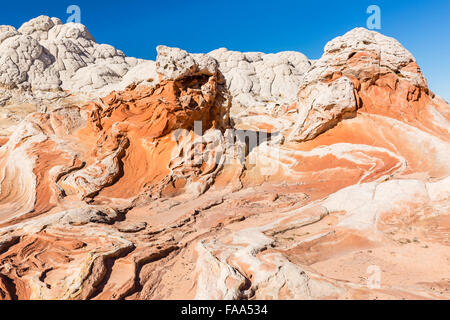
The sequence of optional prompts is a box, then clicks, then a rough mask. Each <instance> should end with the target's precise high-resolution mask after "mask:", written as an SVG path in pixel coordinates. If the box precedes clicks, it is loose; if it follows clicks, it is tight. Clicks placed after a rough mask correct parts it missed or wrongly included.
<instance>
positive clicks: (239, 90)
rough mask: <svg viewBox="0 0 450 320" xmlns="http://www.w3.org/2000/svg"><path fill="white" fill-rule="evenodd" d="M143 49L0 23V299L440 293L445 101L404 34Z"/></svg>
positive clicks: (444, 274)
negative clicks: (292, 45) (253, 49)
mask: <svg viewBox="0 0 450 320" xmlns="http://www.w3.org/2000/svg"><path fill="white" fill-rule="evenodd" d="M157 53H158V56H157V59H156V61H155V62H153V61H144V60H139V59H134V58H128V57H125V56H124V55H123V53H121V52H120V51H118V50H116V49H114V48H112V47H110V46H107V45H99V44H97V43H96V42H95V41H94V39H93V38H92V36H91V35H90V34H89V32H88V31H87V29H86V28H85V27H84V26H82V25H78V24H62V23H61V22H60V21H59V20H57V19H55V18H48V17H38V18H36V19H33V20H31V21H30V22H27V23H25V24H24V25H23V26H22V27H21V28H19V29H18V30H16V29H14V28H13V27H9V26H2V27H1V28H0V60H1V61H2V63H1V66H0V68H3V69H1V70H2V71H1V73H0V82H1V83H2V87H3V89H2V90H3V91H2V96H0V103H1V101H4V102H5V107H4V108H5V109H3V110H4V112H5V113H8V112H10V111H11V110H13V109H12V108H16V109H14V110H21V113H20V114H16V117H17V119H16V120H17V121H19V120H20V119H21V118H24V119H23V120H22V121H20V122H19V124H17V125H15V126H11V124H10V123H4V126H5V128H7V129H8V130H5V131H3V139H2V140H0V299H195V298H197V299H255V298H256V299H398V298H405V299H415V298H417V299H423V298H431V299H448V298H449V297H450V291H449V290H450V287H449V281H450V270H449V268H448V261H449V259H450V256H449V250H448V248H449V245H450V237H449V232H450V215H449V213H450V210H449V209H450V180H449V173H450V156H449V153H448V150H450V134H449V133H450V106H449V105H448V103H446V102H445V101H444V100H443V99H441V98H439V97H438V96H436V95H435V94H434V93H433V92H431V91H430V90H429V89H428V87H427V83H426V80H425V78H424V77H423V75H422V73H421V71H420V69H419V67H418V65H417V63H416V61H415V59H414V57H413V56H412V54H411V53H409V52H408V51H407V50H406V49H405V48H403V47H402V46H401V44H400V43H398V42H397V41H396V40H394V39H392V38H388V37H386V36H383V35H381V34H379V33H376V32H373V31H368V30H366V29H362V28H357V29H354V30H352V31H350V32H348V33H347V34H345V35H343V36H341V37H338V38H336V39H334V40H332V41H331V42H329V43H328V44H327V45H326V46H325V50H324V54H323V56H322V57H321V58H320V59H318V60H315V61H312V60H308V59H307V58H306V57H305V56H304V55H303V54H301V53H297V52H282V53H278V54H263V53H240V52H233V51H227V50H226V49H218V50H215V51H213V52H210V53H207V54H190V53H188V52H186V51H183V50H181V49H178V48H169V47H166V46H159V47H158V48H157ZM105 90H106V91H105ZM106 92H109V93H108V94H106ZM52 93H54V94H55V95H56V96H57V97H59V98H58V99H56V100H53V99H54V97H52V96H50V94H52ZM103 93H104V94H103ZM64 95H66V96H64ZM99 96H102V98H98V97H99ZM18 97H20V99H22V100H20V99H19V98H18ZM62 97H63V98H62ZM1 99H3V100H1ZM17 99H19V100H20V103H17V101H18V100H17ZM62 99H64V100H62ZM38 100H39V101H45V102H46V103H47V104H48V106H49V107H48V108H41V109H39V108H37V106H36V105H35V103H36V101H38ZM25 103H26V104H27V105H28V106H29V107H28V108H25V107H24V104H25ZM32 107H35V108H34V109H33V108H32ZM36 110H37V111H40V112H34V111H36Z"/></svg>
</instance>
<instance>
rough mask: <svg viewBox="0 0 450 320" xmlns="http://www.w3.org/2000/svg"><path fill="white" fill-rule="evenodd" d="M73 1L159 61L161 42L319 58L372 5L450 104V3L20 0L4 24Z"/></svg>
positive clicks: (108, 36)
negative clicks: (325, 46) (156, 49)
mask: <svg viewBox="0 0 450 320" xmlns="http://www.w3.org/2000/svg"><path fill="white" fill-rule="evenodd" d="M71 4H75V5H78V6H79V7H80V8H81V23H83V24H84V25H86V26H87V27H88V29H89V30H90V32H91V33H92V35H93V36H94V38H95V39H96V40H97V42H100V43H108V44H111V45H113V46H115V47H117V48H119V49H121V50H122V51H124V52H125V54H127V55H129V56H135V57H140V58H145V59H155V47H156V46H157V45H159V44H165V45H169V46H176V47H180V48H183V49H185V50H187V51H190V52H208V51H211V50H213V49H216V48H219V47H226V48H228V49H232V50H239V51H263V52H278V51H283V50H296V51H300V52H303V53H304V54H305V55H307V56H308V57H309V58H311V59H317V58H319V57H320V56H321V54H322V51H323V47H324V45H325V44H326V43H327V42H328V41H329V40H331V39H332V38H334V37H336V36H339V35H342V34H344V33H345V32H347V31H349V30H350V29H352V28H354V27H358V26H363V27H365V26H366V20H367V17H368V16H369V15H368V14H367V13H366V9H367V7H368V6H369V5H371V4H376V5H378V6H379V7H380V8H381V30H379V31H380V32H381V33H383V34H385V35H388V36H392V37H394V38H396V39H397V40H399V41H400V42H401V43H402V44H403V45H404V46H405V47H406V48H407V49H408V50H410V51H411V52H412V54H413V55H414V56H415V57H416V59H417V61H418V63H419V65H420V67H421V68H422V71H423V72H424V74H425V76H426V77H427V79H428V84H429V86H430V88H431V89H432V90H433V91H434V92H435V93H437V94H439V95H441V96H443V97H444V98H446V100H447V101H450V80H449V77H450V16H449V15H450V1H449V0H428V1H417V0H409V1H407V0H397V1H394V0H391V1H376V0H369V1H366V0H354V1H350V0H349V1H325V0H316V1H300V0H297V1H288V0H258V1H254V0H247V1H246V0H238V1H237V0H220V1H217V0H202V1H200V0H170V1H165V0H159V1H154V0H148V1H132V0H130V1H124V0H122V1H114V0H109V1H94V0H90V1H84V0H70V1H64V0H62V1H61V0H59V1H56V0H55V1H24V0H16V1H2V10H1V11H0V24H9V25H14V26H16V27H19V26H20V25H21V24H22V23H23V22H24V21H27V20H29V19H30V18H33V17H36V16H38V15H41V14H45V15H49V16H55V17H58V18H60V19H61V20H63V22H65V21H66V19H67V17H68V16H69V15H68V14H67V13H66V9H67V7H68V6H69V5H71Z"/></svg>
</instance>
